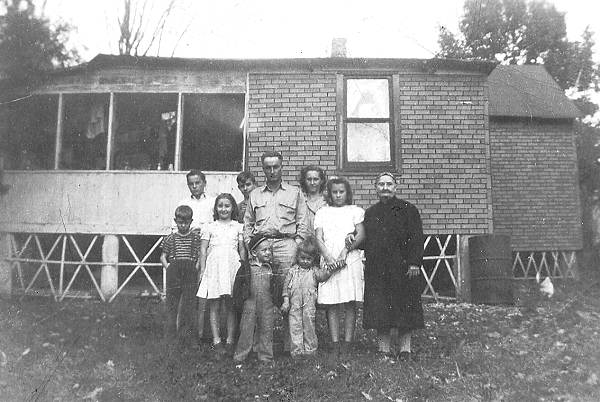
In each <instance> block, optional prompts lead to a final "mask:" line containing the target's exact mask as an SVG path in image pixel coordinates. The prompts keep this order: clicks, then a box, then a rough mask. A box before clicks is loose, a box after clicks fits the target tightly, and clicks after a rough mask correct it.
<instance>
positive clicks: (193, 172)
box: [185, 169, 206, 183]
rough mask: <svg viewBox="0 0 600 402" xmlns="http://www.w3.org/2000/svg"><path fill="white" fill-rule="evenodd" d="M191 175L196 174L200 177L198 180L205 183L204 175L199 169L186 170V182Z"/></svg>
mask: <svg viewBox="0 0 600 402" xmlns="http://www.w3.org/2000/svg"><path fill="white" fill-rule="evenodd" d="M192 176H198V177H200V180H202V181H203V182H205V183H206V176H205V175H204V173H202V172H201V171H200V170H198V169H192V170H190V171H189V172H188V174H186V175H185V181H186V182H187V181H188V180H189V178H190V177H192Z"/></svg>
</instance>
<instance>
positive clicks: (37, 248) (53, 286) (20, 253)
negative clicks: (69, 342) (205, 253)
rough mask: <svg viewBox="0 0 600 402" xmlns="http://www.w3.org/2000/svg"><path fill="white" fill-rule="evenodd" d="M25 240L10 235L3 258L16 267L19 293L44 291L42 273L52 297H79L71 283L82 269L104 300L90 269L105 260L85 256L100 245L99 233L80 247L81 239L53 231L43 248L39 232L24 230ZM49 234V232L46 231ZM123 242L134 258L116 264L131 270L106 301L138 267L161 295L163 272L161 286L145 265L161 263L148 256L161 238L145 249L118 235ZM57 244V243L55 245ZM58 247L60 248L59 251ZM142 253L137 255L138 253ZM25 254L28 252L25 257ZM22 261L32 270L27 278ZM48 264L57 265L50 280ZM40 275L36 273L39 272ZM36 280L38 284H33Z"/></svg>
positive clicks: (126, 282)
mask: <svg viewBox="0 0 600 402" xmlns="http://www.w3.org/2000/svg"><path fill="white" fill-rule="evenodd" d="M26 236H27V237H26V238H25V241H23V242H22V244H21V245H19V241H18V240H17V237H16V236H14V235H13V236H10V256H9V258H7V260H8V261H9V262H10V263H11V264H12V265H11V269H16V274H17V279H18V284H19V289H20V290H21V292H22V293H23V295H43V294H47V292H46V291H44V290H43V289H41V288H40V287H39V280H38V279H39V278H40V277H45V278H46V281H47V285H48V287H49V291H50V295H51V296H52V297H53V298H54V300H55V301H62V300H63V299H64V298H65V297H79V296H80V292H79V291H73V290H72V288H73V284H74V283H75V280H76V279H77V277H78V276H79V274H80V273H81V272H82V271H85V272H87V275H88V277H89V279H90V280H91V283H92V284H93V287H94V290H95V292H96V293H97V295H98V297H99V298H100V299H101V300H102V301H107V300H106V297H105V296H104V294H103V293H102V290H101V287H100V284H99V283H98V280H97V279H96V276H95V275H94V270H97V269H99V268H100V267H101V266H102V265H105V263H103V262H100V261H89V260H88V258H89V256H90V253H91V252H92V251H93V250H95V251H96V252H99V250H98V248H99V247H101V242H100V241H99V240H100V237H101V236H100V235H93V236H92V237H91V240H90V242H89V244H87V246H85V247H83V239H82V238H79V237H78V236H77V235H73V234H57V235H55V236H56V237H54V238H52V239H51V246H50V247H49V248H48V249H47V250H45V249H44V246H43V245H42V241H41V240H40V238H41V235H38V234H28V235H26ZM46 236H49V235H46ZM120 237H121V239H122V241H123V243H124V244H125V246H126V248H127V250H128V251H129V253H130V255H131V256H132V257H133V258H134V260H135V262H119V263H118V265H119V266H132V267H133V270H132V272H131V273H130V274H129V275H128V276H127V278H126V279H125V280H124V281H123V283H121V284H120V286H119V287H118V289H117V291H116V293H115V294H113V295H112V296H111V297H110V299H109V300H108V302H112V301H113V300H114V299H115V298H116V297H117V296H118V295H119V294H121V293H122V291H123V289H124V288H125V287H126V286H127V285H128V284H129V283H130V281H131V278H133V276H134V275H135V273H136V272H138V271H142V273H143V274H144V276H145V278H146V279H147V281H148V283H149V284H150V286H151V287H152V289H153V290H154V292H156V293H157V294H159V295H160V296H161V297H164V295H165V286H166V272H165V271H164V269H163V270H162V286H160V287H159V285H157V284H156V282H155V281H154V280H153V279H152V277H151V276H150V275H149V273H148V271H147V269H149V268H160V269H162V266H161V264H160V263H159V262H149V261H148V258H149V257H150V255H151V254H152V252H154V250H155V249H156V248H157V247H158V246H159V245H160V242H161V240H162V238H160V237H159V238H158V239H157V240H156V241H155V242H154V243H153V245H152V247H151V248H150V249H149V250H137V251H136V250H135V249H134V247H132V246H131V243H130V242H129V240H128V239H127V237H126V236H124V235H123V236H120ZM68 244H71V245H72V246H73V250H74V251H75V253H76V258H69V257H68V256H67V255H66V248H67V245H68ZM59 246H60V247H59ZM84 249H85V251H82V250H84ZM59 250H60V252H59ZM141 253H144V254H143V257H142V258H140V257H139V255H140V254H141ZM28 254H31V255H30V256H28V257H25V256H27V255H28ZM23 264H30V266H33V267H34V268H35V267H37V268H35V269H36V270H35V273H34V274H33V277H31V278H30V279H27V278H26V276H25V275H24V270H23ZM51 265H53V266H58V272H56V270H55V271H54V274H55V275H56V274H58V278H56V277H55V279H54V280H53V278H52V272H51ZM67 266H74V267H75V270H74V271H73V273H72V274H71V275H70V276H69V275H68V273H67V272H66V269H65V268H66V267H67ZM42 272H43V273H44V275H40V274H41V273H42ZM36 283H38V286H37V287H36V286H35V285H36Z"/></svg>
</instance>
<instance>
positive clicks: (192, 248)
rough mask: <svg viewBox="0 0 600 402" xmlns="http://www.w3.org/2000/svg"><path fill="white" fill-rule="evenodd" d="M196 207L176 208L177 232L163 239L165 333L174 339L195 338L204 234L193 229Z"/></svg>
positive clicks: (169, 338) (161, 257)
mask: <svg viewBox="0 0 600 402" xmlns="http://www.w3.org/2000/svg"><path fill="white" fill-rule="evenodd" d="M192 215H193V212H192V208H190V207H189V206H187V205H180V206H178V207H177V209H175V223H176V224H177V232H174V233H171V234H170V235H168V236H167V237H165V238H164V239H163V242H162V245H161V247H162V254H161V256H160V262H161V263H162V265H163V268H164V269H166V271H167V283H166V285H167V286H166V293H167V294H166V305H167V323H166V331H165V337H166V339H167V341H171V340H173V339H174V338H177V337H178V336H177V335H179V337H178V340H180V341H182V342H191V341H192V340H193V336H194V325H193V322H194V321H193V319H194V305H195V302H196V298H195V295H196V288H197V284H198V254H199V250H200V234H199V232H198V231H192V230H191V229H190V226H191V224H192ZM180 304H181V309H180V310H179V314H180V317H179V327H180V328H179V334H178V333H177V332H178V331H177V321H178V320H177V311H178V307H179V305H180Z"/></svg>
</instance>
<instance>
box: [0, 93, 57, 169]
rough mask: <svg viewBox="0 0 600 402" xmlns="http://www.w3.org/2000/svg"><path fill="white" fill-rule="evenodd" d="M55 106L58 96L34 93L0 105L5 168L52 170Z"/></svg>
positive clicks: (0, 146) (55, 118) (1, 153)
mask: <svg viewBox="0 0 600 402" xmlns="http://www.w3.org/2000/svg"><path fill="white" fill-rule="evenodd" d="M57 105H58V95H34V96H30V97H26V98H24V99H21V100H18V101H15V102H11V103H6V104H4V105H2V106H0V156H3V157H4V158H5V159H4V168H5V169H15V170H40V169H43V170H46V169H53V167H54V148H55V142H56V120H57V107H58V106H57ZM2 151H4V152H2Z"/></svg>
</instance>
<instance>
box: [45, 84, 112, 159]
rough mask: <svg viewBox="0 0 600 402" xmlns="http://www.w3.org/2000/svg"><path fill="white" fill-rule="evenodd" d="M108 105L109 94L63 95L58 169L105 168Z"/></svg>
mask: <svg viewBox="0 0 600 402" xmlns="http://www.w3.org/2000/svg"><path fill="white" fill-rule="evenodd" d="M108 104H109V95H108V94H66V95H64V111H63V131H62V149H61V151H60V164H59V168H60V169H74V170H104V169H105V168H106V141H107V134H108ZM55 131H56V129H55Z"/></svg>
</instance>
